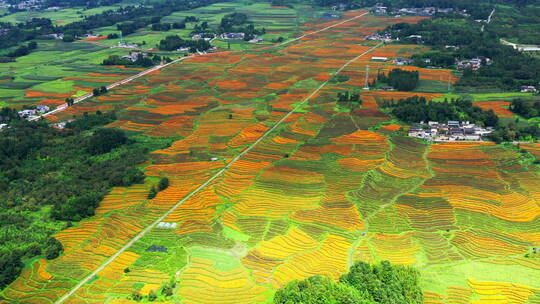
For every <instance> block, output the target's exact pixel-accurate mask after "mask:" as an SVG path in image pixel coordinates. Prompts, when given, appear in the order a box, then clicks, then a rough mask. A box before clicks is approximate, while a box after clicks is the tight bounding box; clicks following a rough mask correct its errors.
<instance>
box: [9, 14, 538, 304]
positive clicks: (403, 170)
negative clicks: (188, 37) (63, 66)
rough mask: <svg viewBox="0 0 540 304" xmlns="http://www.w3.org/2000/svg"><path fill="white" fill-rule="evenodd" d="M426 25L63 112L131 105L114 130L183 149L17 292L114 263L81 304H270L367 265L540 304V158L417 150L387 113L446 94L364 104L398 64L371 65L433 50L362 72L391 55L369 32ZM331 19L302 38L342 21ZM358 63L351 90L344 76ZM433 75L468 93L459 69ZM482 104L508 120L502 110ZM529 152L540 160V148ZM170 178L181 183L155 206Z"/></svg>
mask: <svg viewBox="0 0 540 304" xmlns="http://www.w3.org/2000/svg"><path fill="white" fill-rule="evenodd" d="M276 9H277V8H276ZM362 13H365V11H362V10H358V11H353V12H346V13H345V14H344V16H343V18H352V17H354V16H359V15H360V14H362ZM422 19H423V18H414V17H403V18H393V17H383V16H372V15H366V16H364V17H359V18H357V19H354V20H352V21H350V22H346V23H343V24H341V25H339V26H336V27H332V28H329V29H327V30H324V31H321V32H318V33H317V34H314V35H308V36H305V37H304V38H302V39H299V40H297V41H294V42H291V43H289V44H285V45H281V46H275V47H272V48H261V49H257V50H249V51H246V52H240V51H238V52H224V53H216V54H212V53H210V54H208V55H205V56H195V57H193V58H188V59H185V60H184V61H182V62H179V63H176V64H173V65H171V66H168V67H166V68H164V69H162V70H160V72H159V73H155V74H152V75H148V76H146V77H141V78H139V79H137V80H134V81H133V82H130V83H128V84H126V85H123V86H119V87H117V88H114V89H112V90H111V91H110V92H108V93H107V94H105V95H102V96H100V97H98V98H94V99H93V100H92V101H90V102H82V103H78V104H75V105H74V106H71V107H69V108H68V109H67V110H66V111H63V112H60V113H56V114H55V117H54V118H51V120H54V121H64V120H66V119H70V118H72V116H73V115H77V116H80V115H82V113H84V112H90V111H96V110H101V111H110V110H115V111H116V113H117V116H118V120H116V121H115V122H113V123H112V124H110V125H109V127H115V128H121V129H124V130H128V131H129V132H133V133H134V134H139V135H141V136H144V138H152V137H155V138H160V139H162V138H167V139H170V142H171V144H170V145H167V146H163V147H162V148H161V149H159V150H156V151H152V152H150V154H149V155H150V156H149V158H150V159H149V161H148V162H146V163H144V164H141V166H140V167H141V169H142V170H143V171H144V172H145V174H146V176H147V178H146V181H145V183H143V184H137V185H132V186H130V187H115V188H113V189H112V190H111V192H110V193H109V194H108V195H107V196H106V197H105V198H104V199H103V201H102V202H101V203H100V205H99V207H98V208H97V209H96V212H95V215H94V216H91V217H89V218H86V219H84V220H82V221H80V222H79V223H75V224H74V225H73V226H71V227H69V228H66V229H64V230H62V231H61V232H59V233H57V234H56V235H55V237H56V238H57V239H58V240H60V241H61V242H62V244H63V246H64V253H63V254H62V255H61V256H60V257H59V258H57V259H54V260H50V261H45V260H43V259H36V260H35V261H30V262H29V263H28V266H27V267H25V268H24V270H23V272H22V274H21V276H20V277H19V278H18V279H17V280H15V281H14V282H13V283H12V284H10V285H9V286H8V287H7V288H6V289H5V291H4V292H3V293H2V294H1V296H2V297H4V298H6V301H8V302H7V303H9V302H10V301H11V302H12V303H13V302H16V301H20V302H24V303H40V304H41V303H43V304H47V303H55V301H57V300H58V299H59V298H60V297H61V296H62V295H64V294H66V293H67V292H69V291H70V290H72V288H74V287H75V286H76V285H77V283H78V282H80V281H81V280H84V279H85V278H87V277H88V276H89V275H91V274H92V272H93V271H95V270H96V269H98V268H99V267H100V266H101V265H105V266H104V267H103V269H100V271H98V273H97V275H96V276H95V277H94V278H92V279H91V280H88V281H87V282H86V283H85V284H83V286H82V287H81V288H79V289H77V290H76V291H75V292H74V293H73V294H72V295H71V296H70V298H69V299H68V301H66V303H119V304H120V303H136V302H135V301H132V300H131V295H132V294H133V293H134V292H137V293H140V294H141V295H144V296H146V295H148V294H149V293H151V292H158V291H160V289H161V288H162V287H163V286H164V285H165V284H168V283H169V282H171V281H173V282H176V287H175V288H174V289H173V295H172V296H170V297H168V298H167V300H166V301H165V302H160V303H180V302H181V303H235V304H236V303H261V302H262V303H266V302H270V301H271V299H272V297H273V294H274V293H275V291H276V290H277V289H278V288H280V287H282V286H285V285H286V284H287V283H288V282H290V281H291V280H295V279H304V278H307V277H309V276H313V275H326V276H329V277H331V278H332V279H338V278H339V277H340V275H342V274H343V273H345V272H347V270H348V268H349V267H350V266H351V265H352V264H353V263H354V262H356V261H359V260H362V261H367V262H379V261H382V260H388V261H390V262H391V263H394V264H403V265H411V266H413V267H415V268H416V269H418V271H419V273H420V275H421V277H420V283H421V286H422V289H423V292H424V297H425V302H426V303H471V304H476V303H536V302H537V301H538V300H539V299H540V296H539V295H540V279H538V270H539V267H540V264H539V260H538V256H530V255H528V254H531V252H532V248H533V247H534V246H536V248H537V247H538V246H540V178H539V176H538V172H537V170H536V171H535V170H534V169H533V164H532V161H530V159H529V160H525V157H524V156H523V155H522V153H521V152H520V151H519V150H517V149H515V148H514V147H509V146H504V145H495V144H492V143H483V142H474V143H472V142H457V143H428V142H425V141H421V140H418V139H415V138H412V137H407V136H406V134H405V132H404V131H403V129H406V126H404V125H403V126H402V125H401V124H400V123H399V122H397V121H396V120H393V119H392V117H390V116H389V114H388V113H386V112H384V109H379V107H378V103H380V102H381V101H383V100H387V99H400V98H406V97H410V96H414V95H418V96H425V97H426V98H428V99H431V98H435V97H442V96H443V95H442V94H437V93H425V92H414V93H411V92H394V91H377V90H372V91H361V86H363V80H364V77H365V74H364V71H365V66H366V64H369V65H370V68H371V73H370V75H369V77H370V79H371V80H373V79H374V78H375V77H376V75H377V69H378V68H381V69H382V70H385V69H386V70H388V69H391V68H393V67H394V66H393V65H392V63H391V62H386V63H374V62H370V61H369V59H370V57H372V56H387V57H392V58H395V57H398V56H406V55H407V54H412V53H414V52H417V51H419V47H418V46H417V45H399V44H390V45H384V46H381V47H380V48H376V49H374V50H373V51H372V52H370V53H367V54H365V55H364V56H361V57H360V58H358V59H357V60H354V59H355V58H356V57H357V56H359V55H360V54H362V53H364V52H366V50H368V49H370V48H371V47H373V46H375V45H376V44H377V42H374V41H367V40H364V39H363V38H362V37H363V36H364V35H365V34H366V33H373V32H375V31H377V30H380V29H384V28H385V27H386V26H387V25H390V24H395V23H398V22H411V23H412V22H419V21H420V20H422ZM319 21H320V20H319ZM319 21H317V20H315V21H311V22H310V23H306V24H303V25H302V26H301V29H302V31H303V32H304V33H309V32H311V31H315V30H318V29H323V28H325V27H327V26H330V25H332V24H335V23H336V22H340V21H341V20H330V21H329V20H322V21H320V22H319ZM348 62H350V64H348V65H347V66H346V67H345V68H343V69H342V71H341V73H343V74H346V75H348V76H349V80H347V81H344V82H339V81H335V80H334V79H333V78H332V76H334V75H335V73H336V72H337V71H338V70H340V69H341V68H342V67H343V66H344V65H345V64H346V63H348ZM407 68H409V67H407ZM411 69H412V68H411ZM419 71H420V77H421V78H422V79H427V80H433V81H441V82H443V83H446V82H447V81H448V78H450V79H451V81H452V82H454V81H456V78H455V77H454V76H452V74H451V71H449V70H432V69H419ZM118 76H119V75H118V74H115V73H112V72H111V73H106V74H103V73H92V74H88V75H87V77H88V78H89V79H90V78H92V77H94V78H98V79H99V78H102V77H103V78H105V80H111V79H113V78H115V77H118ZM103 81H104V80H103ZM345 91H358V92H361V93H360V94H361V99H362V100H363V104H362V106H361V107H358V108H355V109H344V107H342V108H340V107H339V106H338V103H337V94H338V93H339V92H345ZM26 94H27V95H28V96H32V97H43V98H44V99H50V98H53V97H54V98H62V97H63V96H64V95H63V94H58V95H57V96H51V95H47V94H46V93H44V92H38V91H27V92H26ZM66 96H67V95H66ZM478 105H479V106H481V107H484V108H485V109H488V108H489V109H494V110H495V112H496V113H497V114H498V115H500V116H503V117H505V115H506V114H507V113H506V112H505V110H506V108H505V105H504V104H502V103H501V102H479V103H478ZM404 127H405V128H404ZM521 148H523V149H526V150H528V151H530V152H531V154H534V155H536V157H539V156H540V152H539V151H540V146H539V145H538V144H527V145H525V144H524V145H522V146H521ZM160 177H168V178H169V181H170V185H169V187H168V188H167V189H165V190H163V191H161V192H159V193H158V194H157V196H155V197H154V198H152V199H148V192H149V191H150V188H151V187H152V186H153V185H155V184H156V183H155V181H156V180H158V178H160ZM161 217H162V218H161ZM158 219H159V220H158ZM163 223H165V224H166V225H163ZM153 224H156V225H155V226H151V227H150V225H153ZM159 224H161V225H159ZM169 224H170V225H169ZM147 227H150V228H147ZM141 232H142V234H141V235H139V234H140V233H141ZM137 235H139V236H140V238H139V237H137V239H136V241H135V242H133V244H130V246H129V248H127V249H126V250H124V251H122V253H121V254H119V255H118V256H117V257H116V258H115V259H114V260H113V261H112V262H110V263H106V261H107V259H108V258H109V257H110V256H112V255H113V254H115V253H117V252H118V251H119V250H120V249H121V248H122V247H123V246H124V245H125V244H128V243H129V242H130V240H132V239H133V238H135V237H136V236H137ZM156 248H158V249H159V250H156ZM0 303H2V300H0Z"/></svg>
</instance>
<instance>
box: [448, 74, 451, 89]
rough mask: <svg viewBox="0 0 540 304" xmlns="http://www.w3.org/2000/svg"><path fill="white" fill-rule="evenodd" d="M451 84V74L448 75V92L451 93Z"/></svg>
mask: <svg viewBox="0 0 540 304" xmlns="http://www.w3.org/2000/svg"><path fill="white" fill-rule="evenodd" d="M450 89H451V85H450V75H448V93H450Z"/></svg>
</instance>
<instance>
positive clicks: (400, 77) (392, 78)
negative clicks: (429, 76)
mask: <svg viewBox="0 0 540 304" xmlns="http://www.w3.org/2000/svg"><path fill="white" fill-rule="evenodd" d="M377 81H380V82H383V83H386V84H389V85H391V86H392V87H394V88H395V89H397V90H398V91H406V92H407V91H412V90H414V89H415V88H416V87H417V86H418V82H419V81H420V74H419V73H418V71H405V70H402V69H393V70H391V71H390V72H389V73H388V74H383V73H380V74H379V75H377Z"/></svg>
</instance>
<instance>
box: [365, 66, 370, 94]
mask: <svg viewBox="0 0 540 304" xmlns="http://www.w3.org/2000/svg"><path fill="white" fill-rule="evenodd" d="M364 90H369V65H366V83H365V85H364Z"/></svg>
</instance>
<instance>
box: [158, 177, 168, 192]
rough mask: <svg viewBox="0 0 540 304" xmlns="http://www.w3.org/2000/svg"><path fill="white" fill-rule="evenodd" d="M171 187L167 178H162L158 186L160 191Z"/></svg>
mask: <svg viewBox="0 0 540 304" xmlns="http://www.w3.org/2000/svg"><path fill="white" fill-rule="evenodd" d="M167 187H169V179H168V178H167V177H164V178H162V179H161V180H160V181H159V184H158V191H163V190H165V189H167Z"/></svg>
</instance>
